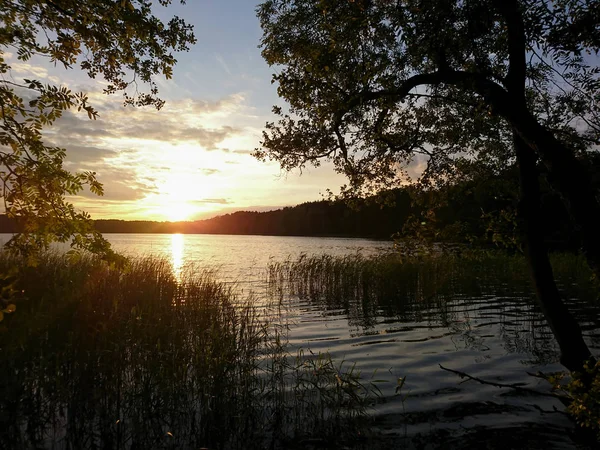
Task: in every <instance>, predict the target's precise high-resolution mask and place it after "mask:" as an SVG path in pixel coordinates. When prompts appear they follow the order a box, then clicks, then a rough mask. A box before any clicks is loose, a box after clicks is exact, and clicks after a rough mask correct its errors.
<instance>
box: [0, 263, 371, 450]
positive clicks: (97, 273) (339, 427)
mask: <svg viewBox="0 0 600 450" xmlns="http://www.w3.org/2000/svg"><path fill="white" fill-rule="evenodd" d="M9 272H11V273H13V274H14V276H15V277H16V279H17V291H18V292H20V293H21V294H20V296H21V297H22V298H20V299H18V301H17V302H16V304H17V312H16V313H14V314H12V315H10V317H8V316H7V317H6V319H5V321H4V322H3V323H2V324H0V325H2V331H3V333H2V339H1V340H0V355H1V358H2V363H1V364H0V380H1V382H0V424H2V426H1V427H0V448H15V449H26V448H65V449H80V448H81V449H83V448H89V449H91V448H103V449H122V448H123V449H125V448H126V449H142V448H147V449H150V448H152V449H154V448H202V447H207V448H266V447H270V448H278V447H293V446H294V445H296V446H297V447H299V446H301V442H302V441H301V439H299V438H302V439H304V438H306V436H307V434H308V435H310V433H307V430H314V432H315V433H318V434H317V435H316V436H318V437H319V439H327V437H328V436H329V437H336V436H337V437H340V436H347V437H348V439H352V436H353V435H355V434H357V433H359V432H360V431H359V430H360V428H359V419H361V418H363V417H364V413H365V411H366V408H367V407H368V401H369V400H368V398H369V395H371V391H370V389H369V387H368V386H365V385H363V384H361V382H360V378H359V374H357V373H355V372H353V371H352V369H351V368H350V369H348V370H345V369H344V368H343V367H341V366H339V365H335V364H334V363H333V362H332V361H331V359H328V358H327V357H322V356H317V357H315V358H300V357H298V358H293V357H291V356H290V355H288V354H287V353H286V348H285V342H286V336H285V334H284V333H282V331H281V330H282V328H281V327H280V326H276V325H277V324H275V323H271V322H269V321H268V320H267V319H266V317H267V316H266V315H264V314H262V312H261V311H262V310H261V309H258V308H256V307H255V306H254V303H253V301H252V298H248V299H241V298H239V297H238V296H237V295H236V294H235V293H234V292H233V290H232V289H231V288H228V287H226V285H225V284H222V283H219V282H217V281H215V279H214V277H213V276H212V274H211V273H209V272H205V271H188V272H187V273H184V274H183V278H182V279H181V280H180V281H178V280H176V279H175V277H174V276H173V271H172V267H171V266H170V264H169V263H168V262H167V261H165V260H160V259H155V258H145V259H138V260H133V261H131V264H130V266H129V267H128V268H127V269H126V270H125V271H122V270H116V269H113V268H110V267H108V266H106V265H105V264H104V263H102V262H100V261H97V260H95V259H93V258H82V259H80V260H78V261H73V260H69V259H68V258H67V257H65V256H60V255H57V254H47V255H45V256H44V257H43V258H41V260H40V261H39V263H38V264H37V266H36V267H30V266H28V265H26V264H25V262H24V261H23V260H21V259H19V258H15V257H11V256H9V255H7V254H3V253H2V254H0V273H9ZM315 377H316V378H315Z"/></svg>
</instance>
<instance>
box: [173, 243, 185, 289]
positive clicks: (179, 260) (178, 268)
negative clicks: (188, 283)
mask: <svg viewBox="0 0 600 450" xmlns="http://www.w3.org/2000/svg"><path fill="white" fill-rule="evenodd" d="M184 247H185V242H184V237H183V234H172V235H171V264H173V275H175V279H176V280H177V282H181V272H182V270H183V249H184Z"/></svg>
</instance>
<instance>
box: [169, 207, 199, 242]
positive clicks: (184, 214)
mask: <svg viewBox="0 0 600 450" xmlns="http://www.w3.org/2000/svg"><path fill="white" fill-rule="evenodd" d="M195 212H197V211H196V208H194V206H193V205H190V204H189V203H184V202H178V203H171V204H166V205H165V206H164V208H163V214H164V215H165V217H167V218H168V219H169V220H170V221H172V222H179V221H182V220H187V219H189V218H190V216H191V215H192V214H194V213H195ZM174 236H175V235H174Z"/></svg>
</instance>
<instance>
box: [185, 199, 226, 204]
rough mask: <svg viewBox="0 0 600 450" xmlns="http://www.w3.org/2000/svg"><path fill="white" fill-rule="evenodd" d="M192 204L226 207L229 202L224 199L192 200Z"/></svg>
mask: <svg viewBox="0 0 600 450" xmlns="http://www.w3.org/2000/svg"><path fill="white" fill-rule="evenodd" d="M192 203H195V204H198V205H207V204H210V205H214V204H217V205H228V204H230V203H231V200H229V199H226V198H204V199H201V200H194V201H193V202H192Z"/></svg>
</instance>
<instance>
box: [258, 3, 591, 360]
mask: <svg viewBox="0 0 600 450" xmlns="http://www.w3.org/2000/svg"><path fill="white" fill-rule="evenodd" d="M257 13H258V17H259V19H260V22H261V26H262V29H263V38H262V41H261V46H262V54H263V57H264V58H265V60H266V61H267V62H268V63H269V64H270V65H271V66H273V67H274V68H275V70H276V73H275V75H274V76H273V82H274V83H276V84H277V86H278V93H279V95H280V96H281V97H282V98H283V99H285V100H287V102H288V110H284V109H283V108H281V107H275V108H274V112H275V114H277V115H278V116H279V119H278V121H276V122H270V123H267V125H266V130H265V131H264V133H263V139H262V142H261V145H262V147H261V148H260V149H257V150H256V152H255V155H256V156H257V157H258V158H260V159H267V158H268V159H273V160H276V161H278V162H279V163H280V164H281V166H282V167H283V168H284V169H288V170H291V169H293V168H297V167H300V168H302V167H304V166H305V165H307V164H314V165H319V164H320V162H321V161H322V160H329V161H331V162H332V163H333V165H334V167H335V169H336V170H337V171H338V172H341V173H344V174H346V175H347V177H348V180H349V182H348V184H347V185H346V186H343V187H342V191H341V192H342V195H343V194H348V193H349V194H352V195H355V194H357V193H358V194H363V195H365V194H370V193H372V192H373V191H377V190H380V189H382V188H390V187H391V186H393V185H395V184H400V183H404V182H406V181H407V180H408V181H414V180H410V177H409V175H411V170H413V172H412V175H413V178H414V175H415V173H414V169H411V167H414V165H415V162H421V163H424V164H425V166H426V167H425V169H424V170H423V171H422V173H417V174H416V175H417V176H418V178H419V181H421V182H422V183H423V185H424V186H436V187H439V186H441V185H444V184H445V183H448V182H449V181H451V180H452V179H453V178H454V177H455V174H456V173H457V169H460V167H461V166H462V167H464V165H465V164H468V163H469V161H478V162H480V163H484V164H485V165H486V166H487V167H489V168H492V169H494V170H495V172H492V173H497V174H501V172H502V169H503V167H506V166H508V165H510V164H513V163H516V166H517V167H518V169H519V181H520V186H521V188H520V192H521V202H520V205H519V208H518V210H519V211H518V212H519V216H520V218H521V220H522V221H523V223H522V225H521V227H520V229H521V232H522V233H523V241H524V242H525V244H526V245H525V247H526V254H527V255H528V259H529V262H530V266H531V268H532V275H533V278H534V283H535V286H536V290H537V292H538V298H539V299H540V305H541V306H542V309H543V310H544V313H545V315H546V318H547V319H548V322H549V324H550V326H551V327H552V329H553V331H554V332H555V335H556V336H557V339H558V341H559V344H560V345H561V351H562V354H563V357H564V360H563V363H564V364H565V365H566V366H567V367H569V368H570V369H578V368H581V367H583V363H584V362H585V360H586V359H587V358H588V357H589V356H590V352H589V349H587V347H586V345H585V343H584V342H583V339H582V337H581V332H580V330H579V329H578V327H577V325H576V323H575V322H574V321H573V319H572V318H571V317H570V315H569V312H568V309H566V308H565V307H564V305H563V304H562V302H561V300H560V294H559V291H558V290H557V288H556V285H555V283H554V280H553V276H552V269H551V266H550V263H549V260H548V257H547V252H546V247H545V244H544V242H543V239H542V238H541V237H540V230H539V228H540V227H541V226H542V225H543V224H542V223H541V219H540V217H539V216H540V214H539V209H540V184H539V181H538V180H539V174H540V168H539V167H538V166H539V164H538V162H541V163H542V164H543V165H544V166H545V168H544V173H545V176H546V179H547V181H548V182H549V183H550V184H551V185H552V187H553V188H554V189H556V190H557V191H558V192H559V193H560V194H561V196H562V197H563V199H564V202H565V205H566V206H567V208H568V210H569V212H570V214H571V215H572V216H573V218H574V221H575V223H576V224H577V227H578V228H579V229H581V237H582V240H581V242H582V247H583V250H584V253H585V255H586V256H587V260H588V262H589V264H590V266H591V268H592V269H593V270H594V272H595V274H596V275H597V276H598V277H600V233H598V229H600V204H599V203H598V197H597V195H596V194H597V192H596V190H595V187H594V183H593V178H594V177H593V174H592V173H591V171H590V170H589V168H590V167H591V165H590V164H589V163H588V162H587V161H586V160H587V159H589V156H590V152H595V151H597V149H598V148H597V146H598V144H599V143H600V67H599V65H600V64H599V63H600V60H599V59H598V52H599V50H600V1H598V0H469V1H463V0H344V1H334V0H267V1H265V2H263V3H262V4H261V5H260V6H259V7H258V10H257ZM419 155H421V157H420V159H419V160H417V161H416V159H417V157H418V156H419ZM411 164H412V165H413V166H411Z"/></svg>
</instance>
